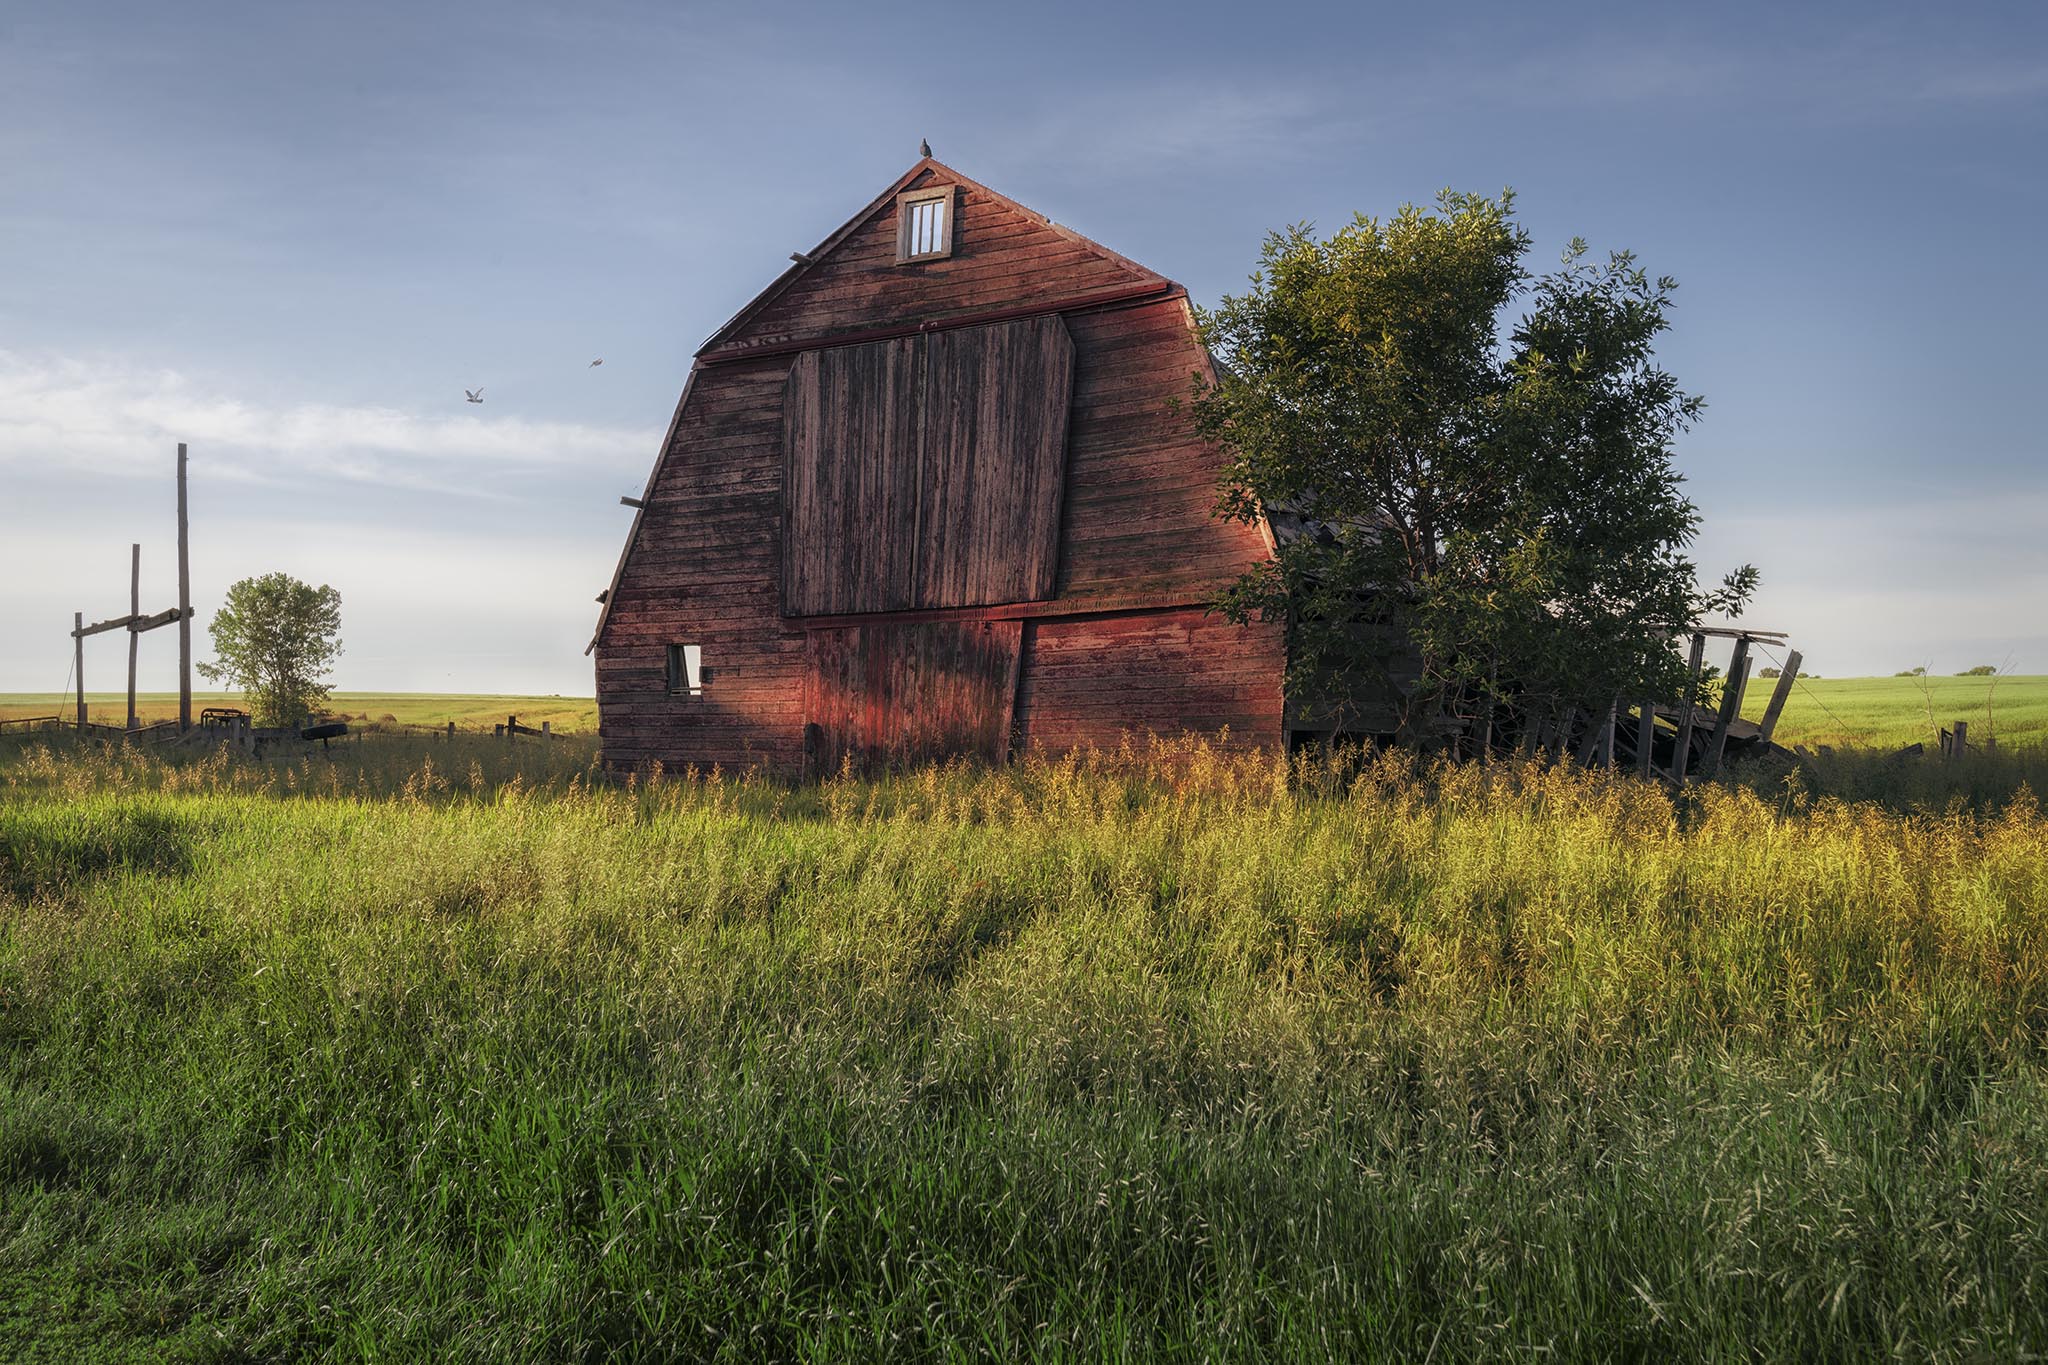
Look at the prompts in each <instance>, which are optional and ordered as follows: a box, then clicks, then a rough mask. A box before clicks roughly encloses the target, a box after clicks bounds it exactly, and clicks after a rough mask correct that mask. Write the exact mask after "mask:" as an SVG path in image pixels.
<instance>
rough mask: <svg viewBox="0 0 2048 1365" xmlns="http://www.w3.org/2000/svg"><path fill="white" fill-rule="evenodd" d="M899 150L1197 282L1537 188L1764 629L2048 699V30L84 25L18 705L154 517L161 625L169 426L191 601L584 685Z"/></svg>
mask: <svg viewBox="0 0 2048 1365" xmlns="http://www.w3.org/2000/svg"><path fill="white" fill-rule="evenodd" d="M1539 10H1540V11H1541V12H1540V13H1539V12H1538V11H1539ZM920 137H927V138H929V139H930V140H931V142H932V145H933V148H934V149H935V151H936V152H937V153H938V155H939V156H940V157H941V158H943V159H944V160H946V161H948V162H949V163H951V164H953V165H955V166H957V167H959V168H960V169H961V170H962V171H964V172H966V173H968V174H970V175H973V176H975V177H976V178H978V179H980V180H982V181H984V182H986V183H988V184H990V185H992V186H994V187H995V188H997V189H999V190H1002V191H1004V192H1005V193H1008V194H1010V195H1012V196H1013V197H1015V198H1017V199H1020V200H1021V201H1023V202H1024V203H1026V204H1029V205H1031V206H1032V207H1033V208H1036V209H1039V210H1041V211H1043V212H1046V213H1048V214H1050V215H1051V216H1052V217H1053V218H1055V219H1057V220H1059V221H1061V222H1065V223H1069V224H1071V225H1073V226H1074V227H1076V228H1078V229H1079V230H1081V231H1083V232H1086V233H1088V234H1089V235H1091V236H1093V237H1096V238H1097V239H1099V240H1101V241H1102V242H1104V243H1106V244H1107V245H1109V246H1111V247H1113V248H1115V249H1117V250H1118V251H1121V252H1123V253H1124V254H1126V255H1128V256H1131V257H1134V258H1135V259H1137V260H1140V261H1142V262H1144V263H1145V264H1147V265H1149V266H1152V267H1153V268H1155V269H1157V270H1159V271H1161V272H1162V273H1165V274H1167V275H1170V276H1172V277H1174V278H1175V279H1178V280H1180V281H1181V282H1183V283H1184V284H1186V285H1187V286H1188V288H1189V290H1190V291H1191V292H1192V294H1193V295H1194V296H1195V298H1196V299H1197V301H1201V302H1211V301H1214V300H1215V299H1216V298H1217V297H1218V296H1219V295H1221V294H1223V293H1225V292H1228V291H1232V290H1235V289H1237V288H1238V287H1239V286H1240V285H1241V284H1242V283H1243V281H1244V278H1245V276H1246V274H1247V273H1248V272H1249V270H1250V269H1251V266H1252V263H1253V260H1254V258H1255V255H1256V252H1257V248H1258V244H1259V240H1260V238H1261V236H1262V235H1263V234H1264V233H1265V232H1266V231H1267V230H1269V229H1271V228H1275V227H1278V226H1281V225H1283V224H1285V223H1288V222H1292V221H1297V220H1304V219H1305V220H1312V221H1314V222H1316V223H1318V224H1322V225H1325V226H1335V225H1336V224H1338V223H1339V222H1341V221H1343V220H1344V219H1345V218H1347V217H1348V216H1349V215H1350V214H1352V213H1353V212H1356V211H1364V212H1368V213H1375V214H1378V213H1385V212H1389V211H1391V210H1392V209H1393V208H1395V207H1396V206H1397V205H1399V204H1400V203H1402V202H1403V201H1408V200H1415V201H1426V200H1427V199H1429V198H1430V197H1431V196H1432V195H1433V194H1434V193H1435V192H1436V190H1438V189H1439V188H1441V187H1444V186H1453V187H1456V188H1460V189H1468V190H1477V191H1486V192H1492V191H1497V190H1499V189H1500V188H1501V187H1503V186H1513V187H1514V188H1515V189H1516V191H1517V193H1518V197H1519V199H1518V202H1519V204H1520V211H1521V216H1522V219H1523V221H1524V223H1525V224H1526V226H1528V228H1529V229H1530V230H1531V231H1532V232H1533V233H1534V234H1535V236H1536V239H1537V243H1538V250H1537V252H1536V255H1535V258H1534V263H1536V264H1542V263H1545V262H1547V261H1549V260H1550V259H1553V258H1554V256H1555V254H1556V252H1557V250H1558V249H1559V248H1560V247H1561V246H1562V245H1563V243H1564V241H1565V240H1566V239H1567V238H1569V237H1570V236H1572V235H1573V234H1575V233H1576V234H1583V235H1584V236H1586V237H1587V238H1588V239H1589V240H1590V241H1591V242H1592V244H1593V245H1594V246H1595V248H1596V249H1602V250H1604V249H1607V248H1614V247H1627V248H1631V249H1633V250H1635V251H1636V252H1637V253H1638V254H1639V255H1640V256H1641V258H1642V260H1643V262H1644V263H1645V264H1646V265H1647V266H1648V267H1650V269H1651V270H1652V271H1653V272H1660V273H1669V274H1672V275H1675V276H1677V277H1678V279H1679V281H1680V291H1679V307H1678V310H1677V314H1676V326H1675V328H1674V331H1673V332H1672V333H1671V334H1670V336H1669V338H1668V340H1667V342H1666V344H1665V346H1664V347H1663V351H1662V354H1663V358H1664V360H1665V363H1666V364H1667V365H1668V367H1669V368H1671V369H1672V370H1673V371H1674V372H1675V373H1676V374H1677V375H1678V376H1679V377H1680V379H1681V380H1682V381H1683V382H1684V383H1685V385H1686V386H1687V387H1688V388H1690V389H1692V390H1694V391H1696V392H1699V393H1702V394H1704V395H1705V396H1706V398H1707V401H1708V409H1707V414H1706V420H1705V421H1704V422H1703V423H1702V425H1701V426H1700V427H1699V428H1698V429H1697V430H1696V431H1694V432H1693V433H1692V434H1691V435H1689V436H1688V437H1687V438H1685V440H1684V443H1683V445H1682V447H1681V450H1680V463H1681V466H1682V467H1683V469H1684V470H1685V472H1686V473H1687V475H1688V476H1689V478H1690V480H1691V484H1690V490H1691V493H1692V495H1693V497H1694V498H1695V499H1696V500H1697V501H1698V502H1699V504H1700V505H1701V507H1702V509H1703V511H1704V513H1705V516H1706V533H1705V535H1704V537H1703V538H1702V540H1701V542H1700V544H1699V546H1698V547H1697V552H1698V556H1699V558H1700V560H1701V563H1702V567H1703V568H1704V569H1706V570H1708V571H1710V572H1711V573H1712V574H1714V575H1718V574H1719V572H1720V571H1722V570H1723V569H1725V568H1728V567H1731V566H1733V565H1735V564H1737V563H1741V562H1744V561H1752V562H1754V563H1756V564H1757V565H1758V566H1759V567H1760V568H1761V569H1762V571H1763V575H1764V588H1763V591H1762V593H1761V595H1760V597H1759V599H1758V601H1757V603H1756V605H1755V607H1754V608H1753V609H1752V611H1751V613H1750V616H1749V619H1750V620H1752V621H1753V622H1754V623H1755V624H1757V625H1760V626H1764V627H1768V628H1775V629H1780V630H1787V631H1790V632H1792V633H1793V634H1794V636H1795V637H1796V639H1797V641H1798V643H1799V644H1800V645H1801V646H1802V647H1803V648H1804V649H1805V652H1806V654H1807V657H1808V666H1809V667H1810V668H1813V669H1816V670H1818V671H1820V672H1821V673H1824V674H1830V675H1836V676H1842V675H1848V674H1857V673H1869V672H1890V671H1893V670H1895V669H1898V668H1904V667H1908V666H1910V665H1914V664H1921V663H1925V664H1930V665H1931V666H1932V667H1933V668H1934V669H1935V670H1936V671H1943V672H1954V671H1956V670H1959V669H1961V668H1964V667H1967V666H1969V665H1971V664H1976V663H1984V662H1989V663H2004V662H2006V661H2007V660H2008V658H2009V659H2010V660H2011V662H2012V664H2013V666H2014V667H2015V668H2016V669H2018V670H2020V671H2027V672H2044V673H2048V610H2044V608H2048V547H2044V536H2043V534H2042V531H2043V527H2044V526H2048V460H2044V458H2043V456H2044V454H2048V437H2044V436H2043V434H2042V423H2041V421H2040V419H2039V417H2038V415H2037V410H2038V406H2039V398H2040V394H2041V393H2042V391H2043V387H2044V386H2043V385H2042V383H2041V381H2040V379H2039V378H2038V374H2037V371H2038V369H2039V367H2040V365H2041V363H2042V362H2041V359H2040V352H2039V346H2038V344H2037V333H2038V328H2039V320H2040V318H2041V317H2042V316H2043V315H2044V313H2048V265H2044V262H2043V256H2042V251H2041V245H2042V241H2043V239H2044V231H2043V222H2044V218H2048V174H2044V168H2048V155H2044V153H2043V152H2042V148H2043V147H2044V146H2048V7H2042V6H2035V5H2014V6H2009V7H2001V6H1955V7H1943V8H1941V9H1936V8H1935V7H1929V6H1905V5H1899V6H1874V5H1841V6H1824V5H1802V6H1781V5H1772V6H1758V7H1743V6H1733V5H1727V6H1690V7H1684V8H1680V7H1661V6H1646V5H1641V4H1635V5H1627V6H1621V5H1616V6H1604V7H1603V6H1591V5H1582V6H1575V7H1569V8H1564V7H1551V6H1544V7H1536V6H1528V5H1502V6H1484V5H1468V6H1460V7H1429V6H1417V5H1403V6H1399V7H1393V8H1386V7H1377V6H1370V5H1333V6H1329V7H1315V6H1289V5H1285V4H1269V5H1264V6H1257V7H1252V6H1244V5H1229V6H1221V5H1219V6H1203V5H1186V4H1177V5H1174V6H1172V7H1165V8H1161V9H1159V10H1156V11H1154V10H1149V9H1144V8H1137V7H1128V8H1126V7H1116V6H1107V5H1101V4H1095V5H1087V6H1062V5H1057V4H1039V5H1033V6H1016V5H1006V6H1001V7H990V8H988V9H986V10H984V9H982V8H980V7H975V6H947V7H933V6H928V5H927V6H902V7H894V6H889V7H884V6H859V7H855V6H800V5H753V6H744V7H742V6H731V5H716V6H703V7H698V6H690V5H681V4H676V5H660V6H645V7H637V6H617V5H606V4H598V3H593V4H579V5H576V6H566V5H563V6H546V7H541V6H531V7H528V6H522V5H517V4H499V5H492V6H489V7H485V6H476V7H467V8H465V7H455V6H434V7H429V6H419V5H388V6H387V5H378V4H358V5H350V6H321V7H314V6H301V5H257V4H250V5H238V6H227V5H192V6H161V5H153V4H152V5H119V4H92V5H73V6H61V7H60V6H29V5H14V6H9V7H7V8H5V9H4V10H0V691H44V692H55V691H56V690H57V689H58V687H59V686H60V684H61V683H62V682H63V679H64V677H65V673H66V669H67V667H68V665H69V658H68V652H69V641H68V639H67V638H66V631H67V629H68V627H69V623H70V617H71V613H72V612H73V611H75V610H84V611H85V612H86V613H87V615H88V617H89V618H91V617H95V616H109V615H115V614H118V613H119V612H121V611H123V610H125V609H126V593H127V571H128V569H127V545H128V543H129V542H130V541H131V540H140V541H142V542H143V544H144V549H143V556H144V559H143V570H144V584H145V587H144V597H145V609H155V608H156V607H160V606H162V605H168V604H169V603H170V602H171V601H172V600H173V589H174V579H173V577H172V554H171V551H172V539H171V536H172V524H171V509H172V502H171V467H172V449H173V445H174V443H175V442H177V441H179V440H185V441H187V442H189V443H190V444H191V446H192V451H193V470H194V485H193V506H194V518H193V524H194V539H195V573H194V577H195V598H196V600H197V601H198V602H199V603H200V605H201V618H202V624H203V621H204V619H205V617H206V616H207V615H208V614H210V611H211V608H212V606H213V605H214V604H216V603H217V602H218V600H219V595H220V593H221V592H222V590H224V589H225V587H226V586H227V584H228V583H230V582H232V581H233V580H234V579H236V578H239V577H243V576H245V575H248V574H252V573H259V572H265V571H269V570H272V569H280V568H281V569H286V570H289V571H290V572H293V573H296V574H298V575H299V576H301V577H303V578H307V579H310V580H312V581H315V582H326V583H331V584H333V585H334V586H335V587H337V588H339V589H340V590H341V593H342V596H343V604H344V605H343V621H344V629H343V637H344V640H345V642H346V646H347V653H346V654H345V655H344V657H343V659H342V661H341V665H340V668H339V670H338V674H337V678H338V681H339V683H340V684H341V685H342V686H344V687H347V688H356V689H386V688H389V689H404V690H479V691H512V692H521V691H539V692H562V693H584V694H587V693H588V692H589V691H590V668H589V662H588V660H587V659H586V658H584V656H583V654H582V648H583V645H584V643H585V642H586V640H587V639H588V636H589V631H590V628H591V625H592V623H593V620H594V613H595V605H594V604H593V602H592V600H591V599H592V597H593V596H594V595H595V594H596V592H597V591H598V590H599V589H600V588H602V587H603V586H604V584H605V582H606V581H607V579H608V578H609V575H610V572H611V567H612V563H613V561H614V559H615V558H616V555H617V553H618V549H619V545H620V542H621V539H622V538H623V536H624V534H625V532H626V529H627V524H628V516H629V514H628V513H627V512H626V511H625V509H623V508H620V507H619V506H618V504H617V499H618V495H619V494H621V493H635V492H638V490H639V488H640V486H641V484H642V482H643V481H644V479H645V477H646V472H647V469H648V466H649V464H650V463H651V461H652V459H653V457H654V454H655V450H656V446H657V444H658V442H659V439H660V435H661V431H662V429H663V428H664V426H665V425H666V423H667V420H668V417H669V414H670V412H671V410H672V409H673V407H674V404H675V399H676V394H677V392H678V390H679V389H680V386H681V384H682V380H683V376H684V374H685V372H686V370H687V368H688V365H689V357H690V355H691V353H692V352H693V351H694V350H695V348H696V347H697V345H698V344H699V343H700V342H701V341H702V340H703V339H704V338H705V337H706V336H708V335H709V334H710V333H711V332H712V331H713V330H715V329H716V328H717V327H718V326H719V325H720V324H721V323H722V322H723V321H724V320H725V319H726V318H727V317H729V316H730V315H731V314H732V313H733V312H734V311H735V310H736V309H737V308H738V307H739V306H740V305H741V304H743V303H744V302H745V301H746V300H747V299H748V298H750V297H751V296H752V295H753V294H754V293H756V292H757V291H758V290H759V289H760V288H762V287H763V286H764V285H766V284H767V283H768V282H769V281H770V280H772V279H773V278H774V277H775V275H776V274H777V273H778V272H779V271H780V270H781V269H782V268H783V267H784V265H786V263H787V258H788V254H789V252H791V251H792V250H800V249H808V248H809V247H810V246H812V245H814V244H815V243H816V242H817V241H818V240H819V239H820V238H822V237H823V236H825V235H826V234H827V233H828V232H830V231H831V230H832V229H833V228H834V227H836V226H837V225H838V224H839V223H840V222H841V221H842V220H843V219H844V218H845V217H846V216H848V215H849V214H851V213H852V212H853V211H854V210H856V209H857V208H859V207H860V206H861V205H863V204H864V203H866V202H867V200H868V199H870V198H871V197H872V196H873V195H874V194H875V193H877V192H878V191H879V190H880V189H881V188H882V187H884V186H885V185H886V184H887V183H888V182H889V181H890V180H892V179H893V178H894V177H895V176H896V175H898V174H899V173H901V171H902V170H903V169H904V168H905V167H907V166H908V165H909V164H910V163H911V162H912V161H913V160H914V159H915V156H916V149H917V145H918V139H919V138H920ZM597 357H602V358H603V359H604V362H605V363H604V365H603V366H602V367H600V368H595V369H593V368H591V367H590V365H589V362H590V361H591V360H592V359H595V358H597ZM478 385H482V386H483V387H484V396H485V400H486V401H485V403H484V404H483V405H481V406H476V405H470V404H466V403H465V402H464V401H463V394H462V391H463V389H464V388H466V387H467V388H473V387H476V386H478ZM203 638H204V637H203V633H202V635H201V639H202V641H203ZM96 643H97V644H98V645H99V646H100V647H98V648H91V647H89V653H88V661H87V667H88V682H89V684H90V685H92V686H93V687H94V688H95V689H97V688H99V687H101V686H105V685H112V684H114V683H116V682H117V681H118V678H119V676H120V674H121V673H122V672H123V671H124V669H125V659H124V658H122V657H120V656H121V655H123V654H124V653H125V651H123V650H121V649H120V648H119V646H118V645H115V644H108V643H106V642H104V641H101V642H96ZM174 655H175V648H174V646H173V645H172V643H171V641H170V639H169V635H168V633H164V634H162V635H159V636H155V637H150V638H148V639H146V640H145V643H144V647H143V657H144V668H143V684H144V686H145V687H148V686H157V687H169V686H172V685H174ZM202 657H204V655H203V654H202Z"/></svg>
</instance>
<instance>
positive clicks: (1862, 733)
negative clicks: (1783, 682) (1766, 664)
mask: <svg viewBox="0 0 2048 1365" xmlns="http://www.w3.org/2000/svg"><path fill="white" fill-rule="evenodd" d="M1750 643H1751V644H1753V645H1755V646H1756V650H1757V653H1759V654H1770V650H1769V649H1767V648H1765V647H1764V642H1763V641H1761V640H1757V639H1752V640H1751V641H1750ZM1771 662H1772V663H1774V664H1776V665H1777V666H1778V667H1779V668H1780V669H1783V668H1784V667H1785V661H1784V660H1783V659H1780V658H1777V657H1776V656H1772V658H1771ZM1792 685H1793V686H1795V687H1797V688H1798V689H1799V690H1800V691H1801V692H1804V693H1805V694H1806V695H1807V696H1808V697H1809V698H1811V699H1812V701H1813V704H1814V705H1815V706H1818V707H1819V708H1820V709H1821V710H1822V711H1825V712H1827V717H1828V719H1829V720H1831V721H1833V722H1834V723H1835V724H1837V725H1839V726H1841V727H1842V733H1844V734H1849V735H1854V736H1856V738H1857V739H1858V740H1861V741H1865V742H1868V740H1869V739H1870V732H1869V731H1868V730H1859V729H1857V728H1856V727H1855V726H1853V725H1851V724H1849V722H1848V721H1846V720H1843V719H1842V718H1841V717H1840V716H1838V715H1836V714H1835V713H1834V711H1832V710H1831V709H1829V707H1828V704H1827V703H1826V702H1824V701H1822V700H1821V699H1820V693H1818V692H1816V691H1814V690H1813V689H1812V688H1810V687H1808V686H1807V685H1806V679H1805V677H1804V676H1803V675H1800V674H1794V675H1793V677H1792Z"/></svg>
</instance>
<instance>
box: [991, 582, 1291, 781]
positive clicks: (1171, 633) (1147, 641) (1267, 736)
mask: <svg viewBox="0 0 2048 1365" xmlns="http://www.w3.org/2000/svg"><path fill="white" fill-rule="evenodd" d="M1284 663H1285V659H1284V647H1283V643H1282V637H1281V634H1280V631H1279V629H1278V628H1277V627H1273V626H1266V625H1256V624H1255V625H1250V626H1234V625H1231V624H1229V623H1228V622H1223V621H1220V620H1218V619H1217V618H1215V617H1211V616H1206V615H1205V614H1204V613H1202V612H1200V611H1193V610H1186V611H1168V612H1157V613H1146V614H1142V615H1132V616H1116V617H1101V618H1091V617H1084V618H1079V619H1073V620H1043V621H1034V622H1032V623H1031V626H1030V628H1029V630H1028V632H1027V635H1026V640H1025V652H1024V666H1023V674H1022V679H1021V682H1020V686H1019V690H1018V699H1017V718H1018V732H1019V734H1020V736H1021V737H1022V738H1023V740H1024V741H1025V742H1026V743H1034V744H1038V745H1041V746H1043V747H1046V748H1049V749H1053V750H1060V749H1067V748H1072V747H1074V746H1076V745H1080V744H1094V745H1097V746H1100V747H1111V746H1114V745H1115V744H1116V743H1118V742H1119V741H1120V740H1121V739H1122V738H1123V737H1124V736H1125V735H1127V734H1129V735H1141V734H1144V733H1145V732H1147V731H1151V732H1155V733H1160V734H1167V733H1172V732H1175V731H1180V730H1196V731H1202V732H1213V731H1216V730H1218V729H1220V728H1222V727H1225V726H1228V727H1229V729H1230V732H1231V734H1230V742H1231V743H1232V744H1233V745H1238V746H1250V745H1263V746H1265V747H1268V748H1277V747H1278V746H1279V745H1280V744H1281V742H1282V738H1283V735H1282V730H1281V723H1282V698H1281V688H1280V677H1281V672H1282V670H1283V667H1284Z"/></svg>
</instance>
